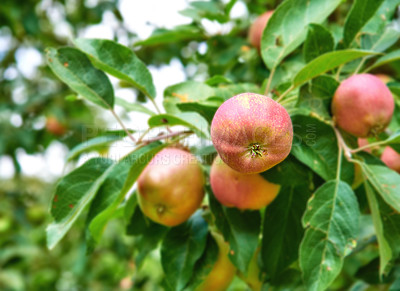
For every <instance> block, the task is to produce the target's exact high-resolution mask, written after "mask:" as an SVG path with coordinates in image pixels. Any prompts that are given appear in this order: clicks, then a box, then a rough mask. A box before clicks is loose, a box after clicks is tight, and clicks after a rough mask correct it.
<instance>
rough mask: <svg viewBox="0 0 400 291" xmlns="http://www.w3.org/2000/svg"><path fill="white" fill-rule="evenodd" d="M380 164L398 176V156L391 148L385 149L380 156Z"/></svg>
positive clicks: (399, 159)
mask: <svg viewBox="0 0 400 291" xmlns="http://www.w3.org/2000/svg"><path fill="white" fill-rule="evenodd" d="M381 160H382V162H384V163H385V164H386V166H388V167H389V168H390V169H392V170H394V171H396V172H397V173H399V174H400V154H399V153H398V152H396V151H395V150H394V149H392V148H391V147H389V146H387V147H385V149H384V151H383V153H382V156H381Z"/></svg>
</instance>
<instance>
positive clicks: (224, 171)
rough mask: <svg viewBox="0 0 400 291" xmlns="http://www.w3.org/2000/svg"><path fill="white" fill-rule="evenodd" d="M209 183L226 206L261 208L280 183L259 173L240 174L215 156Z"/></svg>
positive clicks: (278, 187) (276, 192)
mask: <svg viewBox="0 0 400 291" xmlns="http://www.w3.org/2000/svg"><path fill="white" fill-rule="evenodd" d="M210 184H211V188H212V190H213V193H214V195H215V197H216V198H217V200H218V201H219V202H220V203H221V204H223V205H225V206H227V207H237V208H239V209H242V210H244V209H254V210H255V209H261V208H263V207H265V206H267V205H268V204H270V203H271V202H272V201H273V200H274V199H275V197H276V196H277V195H278V193H279V190H280V188H281V186H280V185H277V184H273V183H270V182H268V181H267V180H265V179H264V178H263V177H262V176H261V175H259V174H242V173H240V172H237V171H235V170H233V169H232V168H231V167H229V166H228V165H226V164H225V163H224V162H223V161H222V160H221V158H220V157H219V156H217V157H216V158H215V160H214V162H213V164H212V166H211V171H210Z"/></svg>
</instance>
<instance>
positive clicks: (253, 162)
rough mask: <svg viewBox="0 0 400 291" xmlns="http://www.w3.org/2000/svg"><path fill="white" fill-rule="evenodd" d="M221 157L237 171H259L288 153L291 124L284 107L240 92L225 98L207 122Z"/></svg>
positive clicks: (282, 158) (291, 138)
mask: <svg viewBox="0 0 400 291" xmlns="http://www.w3.org/2000/svg"><path fill="white" fill-rule="evenodd" d="M211 139H212V142H213V144H214V147H215V149H216V150H217V152H218V154H219V155H220V157H221V159H222V160H223V161H224V162H225V163H226V164H227V165H228V166H230V167H231V168H232V169H234V170H236V171H238V172H241V173H248V174H250V173H252V174H255V173H261V172H264V171H266V170H268V169H270V168H272V167H273V166H275V165H276V164H278V163H280V162H282V161H283V160H284V159H285V158H286V157H287V156H288V155H289V153H290V149H291V147H292V140H293V126H292V121H291V119H290V116H289V114H288V112H287V111H286V109H285V108H284V107H283V106H282V105H280V104H279V103H277V102H276V101H274V100H272V99H271V98H269V97H266V96H263V95H259V94H255V93H243V94H239V95H236V96H234V97H232V98H230V99H228V100H226V101H225V102H224V103H222V105H221V106H220V107H219V108H218V110H217V112H216V113H215V115H214V118H213V120H212V123H211Z"/></svg>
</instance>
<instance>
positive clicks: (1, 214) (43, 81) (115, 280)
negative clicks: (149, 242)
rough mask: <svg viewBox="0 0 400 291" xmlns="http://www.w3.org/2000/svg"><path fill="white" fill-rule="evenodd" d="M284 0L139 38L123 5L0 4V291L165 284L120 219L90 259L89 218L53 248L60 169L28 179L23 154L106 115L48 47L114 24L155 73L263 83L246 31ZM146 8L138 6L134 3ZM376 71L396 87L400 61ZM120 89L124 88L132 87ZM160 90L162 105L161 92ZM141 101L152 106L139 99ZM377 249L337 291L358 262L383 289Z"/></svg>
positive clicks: (217, 13)
mask: <svg viewBox="0 0 400 291" xmlns="http://www.w3.org/2000/svg"><path fill="white" fill-rule="evenodd" d="M153 2H154V1H153ZM280 2H281V1H279V0H242V1H239V0H237V1H235V0H231V1H222V0H220V1H206V2H200V1H187V8H186V9H184V10H183V11H181V14H182V15H184V16H187V17H188V18H187V23H186V24H182V25H181V26H177V27H176V28H173V29H165V28H164V27H156V25H153V28H154V29H155V30H154V32H153V34H152V35H151V36H150V37H149V38H147V39H140V38H139V36H138V34H137V31H135V30H134V29H131V28H128V27H127V25H126V17H127V16H126V15H128V16H129V13H125V14H124V15H125V18H124V17H123V15H122V13H121V11H120V9H121V5H120V2H119V1H103V0H90V1H89V0H86V1H84V0H41V1H38V0H2V1H1V4H0V163H6V162H7V163H9V164H10V163H11V169H13V170H10V172H11V174H10V173H6V172H4V171H5V169H7V168H6V167H4V166H3V167H0V171H3V172H0V201H1V202H0V290H159V289H160V287H159V286H160V285H161V282H162V280H163V278H162V276H163V275H162V271H161V266H160V265H159V254H158V252H155V251H153V252H151V253H150V254H149V255H148V257H147V259H146V260H145V261H144V263H143V264H142V265H141V266H140V268H139V266H137V264H136V263H135V255H136V254H137V250H136V249H135V246H136V245H135V243H138V244H140V242H137V240H136V241H135V239H134V238H132V237H129V236H126V235H125V234H124V232H125V229H124V225H123V224H122V223H119V221H118V220H115V221H113V222H112V223H111V224H110V226H109V227H108V228H107V230H106V232H105V234H104V237H103V239H102V242H101V244H100V246H99V247H98V248H97V249H96V250H95V251H94V253H93V254H92V255H90V256H86V255H85V251H86V247H85V245H84V234H83V233H82V229H84V227H83V226H82V225H83V224H84V221H83V220H82V221H79V223H77V224H75V225H74V227H73V229H72V230H71V231H69V232H68V234H67V236H66V238H65V239H63V240H62V241H61V243H60V244H59V245H58V246H57V247H56V248H55V250H54V251H51V252H50V251H48V250H47V248H46V245H45V227H46V225H47V224H48V222H49V220H50V218H49V214H48V207H49V201H50V197H51V194H52V191H53V190H54V183H55V181H56V179H57V176H58V175H61V173H62V172H60V171H58V172H56V173H53V175H51V174H49V176H48V177H43V175H42V176H40V177H37V176H30V175H27V174H26V173H24V171H23V170H22V169H23V165H22V163H23V161H22V160H21V157H24V156H25V157H26V156H30V155H33V156H35V155H39V156H40V155H42V156H44V155H46V151H47V149H48V148H49V147H50V146H52V145H54V144H56V145H62V147H63V148H65V149H68V148H72V147H73V146H75V145H77V144H78V143H80V142H82V141H83V140H84V139H85V138H86V135H85V132H87V131H88V130H89V129H90V128H91V127H92V126H93V125H94V124H95V125H96V126H97V127H106V126H107V118H105V117H104V116H103V115H102V113H101V112H100V111H98V110H96V109H95V108H94V107H92V106H90V105H89V104H88V103H85V102H83V101H82V100H76V96H74V95H71V91H70V90H69V89H68V88H67V86H66V85H64V84H62V83H61V82H60V81H59V80H58V79H57V78H56V77H55V76H54V74H53V73H52V72H51V71H50V70H49V68H48V67H47V66H46V65H45V63H44V58H43V54H44V50H45V48H46V47H48V46H52V47H60V46H65V45H68V44H70V42H71V39H73V38H75V37H78V36H87V35H90V33H88V31H89V30H90V28H92V27H94V26H96V25H99V24H102V25H103V26H102V27H103V28H104V27H105V26H107V23H108V22H107V21H106V20H107V19H112V21H111V22H112V25H111V24H110V27H112V38H113V39H114V40H115V41H118V42H121V43H123V44H124V45H127V46H130V47H132V49H134V50H135V52H136V54H137V55H138V56H139V58H141V59H142V60H143V61H144V62H145V63H146V64H147V65H149V66H152V67H153V68H155V69H157V68H159V67H162V66H165V65H169V64H170V63H171V62H176V61H178V62H179V63H180V64H181V67H182V70H183V73H184V76H185V77H184V78H185V79H187V80H199V81H204V80H207V79H209V78H210V77H212V76H215V75H223V76H224V77H225V78H226V79H221V80H222V81H221V80H220V81H221V82H222V83H223V82H225V81H227V80H230V82H233V83H236V82H250V83H255V84H257V85H258V86H263V83H264V81H265V79H266V77H268V75H269V72H268V70H267V69H266V67H265V65H263V63H262V60H261V57H260V56H259V54H258V52H257V50H256V49H254V48H251V47H250V45H249V43H248V40H247V30H248V27H249V24H250V23H251V22H252V21H253V20H254V19H255V17H257V15H259V14H261V13H263V12H265V11H266V10H269V9H274V8H275V7H276V6H277V5H278V4H279V3H280ZM140 3H141V2H140V1H136V2H135V3H134V4H132V6H133V7H134V6H135V5H141V4H140ZM171 5H172V4H171ZM237 5H239V6H240V7H241V9H242V10H244V11H245V12H244V13H243V14H242V16H241V17H236V18H233V19H232V18H231V17H230V15H231V12H232V9H234V8H235V6H237ZM350 5H351V1H347V2H345V3H343V4H342V5H341V6H339V8H338V9H337V11H335V13H334V14H333V15H332V16H331V17H330V19H329V25H332V26H335V25H343V22H344V19H345V15H346V13H347V12H348V9H349V7H350ZM236 8H237V7H236ZM165 17H166V18H168V17H169V16H168V15H165ZM395 46H396V45H395ZM397 46H398V44H397ZM293 55H294V56H296V55H298V54H296V52H295V53H294V54H293ZM300 61H301V60H298V59H297V58H296V57H293V58H291V57H289V58H288V59H287V61H286V62H285V66H290V68H285V67H283V68H282V70H281V74H282V78H284V77H285V74H286V73H287V72H290V70H291V69H292V68H293V67H292V66H296V63H298V62H300ZM380 73H387V74H389V75H390V76H392V77H393V78H395V79H397V80H399V79H400V64H399V62H394V63H391V64H389V65H387V66H383V67H380ZM214 82H218V80H214ZM156 85H157V84H156ZM168 85H172V83H171V84H168ZM116 86H117V88H120V89H124V88H125V87H126V84H124V83H118V84H116ZM129 90H132V91H135V89H133V88H129ZM157 93H158V97H157V98H158V100H159V99H161V95H162V93H163V92H162V91H161V92H160V90H158V92H157ZM135 96H136V98H137V100H138V101H141V102H146V99H145V98H144V96H141V95H140V94H139V93H138V92H135ZM51 157H52V156H51ZM51 162H52V160H51V158H50V163H51ZM29 166H30V167H32V163H31V164H30V165H29ZM9 168H10V167H9ZM61 168H63V165H61ZM50 172H51V169H50ZM369 248H371V246H369ZM377 252H378V251H377V248H376V247H375V248H373V247H372V248H371V250H370V251H368V252H362V254H363V256H362V257H360V258H358V257H357V254H356V255H355V256H352V257H350V258H349V259H348V261H349V262H348V264H347V265H346V266H347V268H348V269H349V270H346V268H345V269H344V271H343V276H340V278H339V279H338V280H337V283H336V284H335V285H334V286H333V288H334V289H337V290H339V289H340V288H342V287H343V286H346V285H347V284H349V282H351V281H352V279H350V278H349V275H348V274H347V273H346V272H350V273H354V270H352V269H351V268H352V266H359V265H360V262H363V264H365V266H364V268H365V270H364V271H363V270H361V269H360V270H359V271H358V273H357V274H359V275H358V276H359V278H364V279H365V280H366V281H367V282H369V281H371V283H372V284H375V283H377V278H374V277H371V276H368V274H369V273H368V270H369V269H368V268H374V260H372V258H375V257H376V256H377ZM366 256H367V257H366ZM375 265H376V262H375ZM132 279H133V280H132ZM374 280H375V281H374ZM372 281H373V282H372ZM360 284H361V283H360ZM336 286H337V287H336ZM360 286H361V285H360ZM243 288H244V285H243V283H242V282H241V281H240V280H239V279H235V281H234V283H233V284H232V285H231V288H230V289H231V290H243Z"/></svg>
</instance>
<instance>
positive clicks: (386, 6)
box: [362, 0, 400, 35]
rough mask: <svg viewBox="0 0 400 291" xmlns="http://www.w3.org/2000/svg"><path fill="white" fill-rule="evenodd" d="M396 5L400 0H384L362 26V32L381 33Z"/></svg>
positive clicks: (391, 16) (399, 3)
mask: <svg viewBox="0 0 400 291" xmlns="http://www.w3.org/2000/svg"><path fill="white" fill-rule="evenodd" d="M398 5H400V0H384V1H383V3H382V4H381V5H380V7H379V9H378V11H377V12H376V13H375V14H374V15H373V16H372V18H371V19H370V20H369V21H368V23H367V24H366V25H365V26H364V27H363V28H362V32H363V33H366V34H370V35H373V34H381V33H382V32H383V31H384V29H385V26H386V25H387V24H388V22H389V21H390V20H391V19H392V18H393V15H394V14H395V12H396V9H397V6H398Z"/></svg>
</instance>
